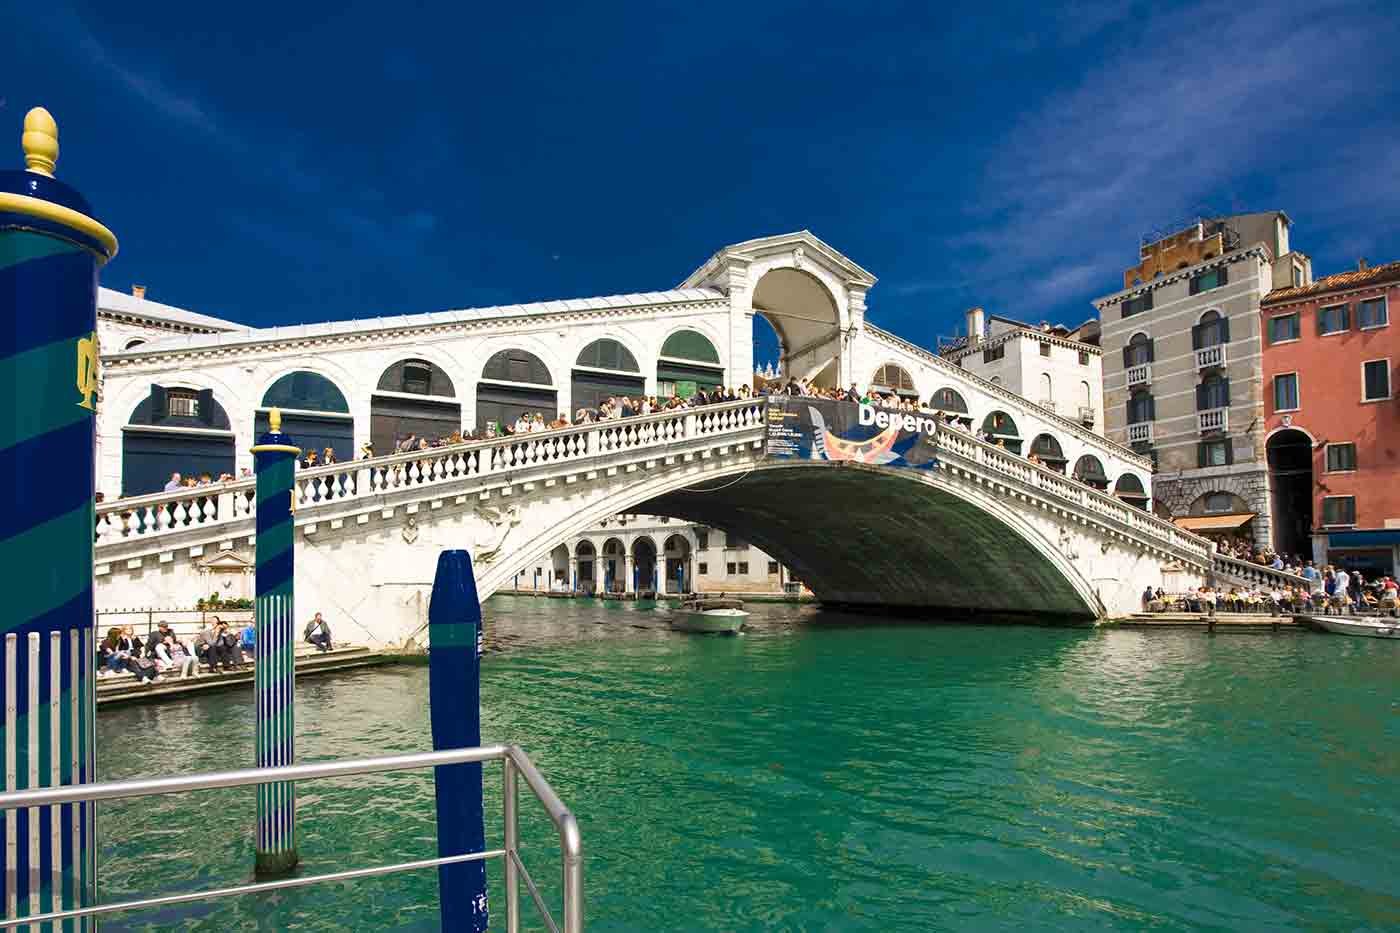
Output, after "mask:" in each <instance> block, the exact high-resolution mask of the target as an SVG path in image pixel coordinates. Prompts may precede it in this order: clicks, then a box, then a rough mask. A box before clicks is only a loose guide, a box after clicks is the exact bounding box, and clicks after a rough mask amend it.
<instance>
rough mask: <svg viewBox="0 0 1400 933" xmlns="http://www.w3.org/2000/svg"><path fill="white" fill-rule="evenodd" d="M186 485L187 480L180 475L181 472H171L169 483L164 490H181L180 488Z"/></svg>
mask: <svg viewBox="0 0 1400 933" xmlns="http://www.w3.org/2000/svg"><path fill="white" fill-rule="evenodd" d="M184 485H185V481H184V480H183V479H182V478H181V477H180V474H179V473H171V474H170V482H168V483H166V484H165V490H164V491H165V492H179V491H180V489H181V488H182V487H184Z"/></svg>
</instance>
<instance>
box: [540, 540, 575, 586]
mask: <svg viewBox="0 0 1400 933" xmlns="http://www.w3.org/2000/svg"><path fill="white" fill-rule="evenodd" d="M545 583H546V584H547V585H548V587H549V589H550V591H551V592H563V591H565V590H570V589H573V586H574V581H573V577H572V576H571V575H570V573H569V546H568V545H566V544H560V545H558V546H557V547H555V548H554V550H552V551H550V552H549V579H548V580H546V581H545Z"/></svg>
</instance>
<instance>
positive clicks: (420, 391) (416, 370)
mask: <svg viewBox="0 0 1400 933" xmlns="http://www.w3.org/2000/svg"><path fill="white" fill-rule="evenodd" d="M401 390H402V391H404V392H411V393H413V394H414V395H432V394H433V371H432V369H431V368H430V367H428V366H422V365H420V364H417V363H405V364H404V366H403V382H402V384H401Z"/></svg>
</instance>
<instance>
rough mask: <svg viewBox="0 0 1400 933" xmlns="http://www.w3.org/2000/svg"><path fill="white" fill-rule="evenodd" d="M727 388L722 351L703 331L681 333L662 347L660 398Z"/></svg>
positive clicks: (658, 374) (658, 368) (658, 377)
mask: <svg viewBox="0 0 1400 933" xmlns="http://www.w3.org/2000/svg"><path fill="white" fill-rule="evenodd" d="M722 385H724V370H723V369H721V368H720V367H719V351H718V350H716V349H715V345H714V344H712V343H710V340H709V338H708V337H706V336H705V335H704V334H702V333H700V332H699V331H694V330H678V331H676V332H675V333H674V334H672V335H671V336H669V337H667V338H666V342H665V343H663V344H662V345H661V359H659V360H658V361H657V363H656V394H657V395H680V396H682V397H686V396H689V395H692V394H693V393H694V392H695V391H696V390H697V389H713V388H716V387H719V386H722Z"/></svg>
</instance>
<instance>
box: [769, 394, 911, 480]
mask: <svg viewBox="0 0 1400 933" xmlns="http://www.w3.org/2000/svg"><path fill="white" fill-rule="evenodd" d="M767 427H768V435H767V455H768V456H769V457H782V458H791V459H799V460H834V461H842V460H845V461H851V462H854V463H873V464H877V465H880V466H893V467H908V468H912V469H918V470H931V469H933V468H934V467H935V466H937V465H938V458H937V456H936V449H935V447H934V446H933V443H932V439H933V436H934V435H935V434H936V433H937V430H938V417H937V416H936V415H934V414H932V413H929V412H901V411H896V410H894V409H890V408H884V407H883V406H879V405H864V404H859V403H857V402H841V401H836V400H835V399H826V398H809V397H806V396H796V395H794V396H784V395H773V396H769V398H768V426H767Z"/></svg>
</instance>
